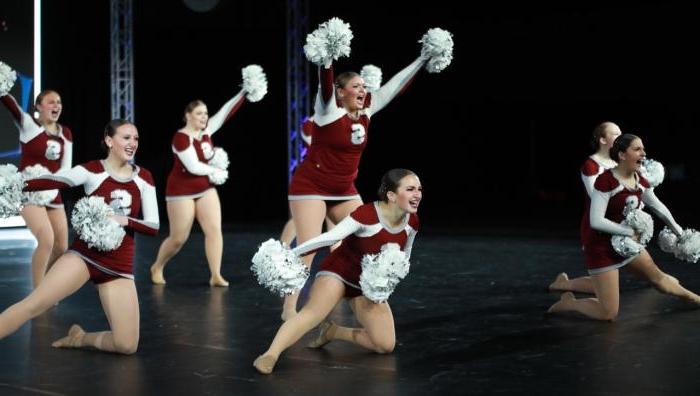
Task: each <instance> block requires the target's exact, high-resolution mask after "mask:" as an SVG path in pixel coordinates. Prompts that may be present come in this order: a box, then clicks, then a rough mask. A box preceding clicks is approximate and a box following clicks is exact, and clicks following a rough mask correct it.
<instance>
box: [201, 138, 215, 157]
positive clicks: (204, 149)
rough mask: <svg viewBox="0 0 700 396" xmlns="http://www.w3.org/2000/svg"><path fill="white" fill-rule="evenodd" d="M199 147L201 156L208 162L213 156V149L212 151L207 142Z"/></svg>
mask: <svg viewBox="0 0 700 396" xmlns="http://www.w3.org/2000/svg"><path fill="white" fill-rule="evenodd" d="M200 147H202V154H204V159H206V160H210V159H211V157H213V156H214V149H212V147H211V144H209V142H202V143H201V144H200Z"/></svg>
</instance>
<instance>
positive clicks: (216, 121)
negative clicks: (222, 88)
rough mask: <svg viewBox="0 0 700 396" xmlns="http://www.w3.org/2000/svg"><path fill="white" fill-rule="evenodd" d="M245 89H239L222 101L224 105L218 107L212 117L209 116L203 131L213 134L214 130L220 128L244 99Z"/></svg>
mask: <svg viewBox="0 0 700 396" xmlns="http://www.w3.org/2000/svg"><path fill="white" fill-rule="evenodd" d="M244 95H245V91H240V92H239V93H237V94H236V96H234V97H233V98H231V99H229V101H228V102H226V103H224V105H223V106H222V107H221V109H219V111H217V112H216V114H214V115H213V116H212V117H210V118H209V123H208V124H207V128H206V129H205V133H208V134H210V135H213V134H214V133H215V132H216V131H218V130H219V128H221V126H222V125H224V123H225V122H226V121H227V120H228V119H229V118H230V117H232V116H233V114H235V113H236V111H238V108H239V107H240V106H241V105H242V104H243V102H244V101H245V96H244Z"/></svg>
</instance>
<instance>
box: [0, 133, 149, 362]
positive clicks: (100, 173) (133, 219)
mask: <svg viewBox="0 0 700 396" xmlns="http://www.w3.org/2000/svg"><path fill="white" fill-rule="evenodd" d="M104 135H105V136H104V143H105V145H106V146H107V147H108V151H109V154H108V156H107V158H106V159H104V160H101V161H91V162H88V163H85V164H82V165H78V166H76V167H74V168H73V169H70V170H68V171H61V172H58V173H57V174H56V175H47V176H41V177H39V178H36V179H32V180H30V181H29V182H28V186H27V187H26V188H25V190H28V191H36V190H46V189H53V188H66V187H75V186H79V185H82V186H83V188H84V189H85V193H86V194H87V195H89V196H98V197H102V198H104V200H105V202H107V203H109V205H110V206H111V207H112V208H114V211H115V216H114V217H113V218H114V220H116V221H117V222H118V223H119V224H121V225H122V226H123V227H124V228H125V231H126V235H125V236H124V239H123V242H122V244H121V245H120V246H119V247H118V248H117V249H116V250H113V251H110V252H102V251H98V250H97V249H95V248H89V247H88V246H87V245H86V244H85V242H83V241H82V240H80V239H78V238H76V239H75V241H74V242H73V244H72V245H71V248H70V249H69V250H68V252H66V253H65V254H63V255H62V256H61V257H60V258H59V259H58V260H56V263H55V264H54V265H53V266H52V267H51V268H50V269H49V271H48V272H47V274H46V277H45V278H44V281H43V282H41V284H39V286H38V287H37V288H36V289H35V290H34V291H33V292H32V293H31V294H30V295H29V296H28V297H26V298H25V299H24V300H22V301H20V302H18V303H17V304H15V305H12V306H11V307H9V308H7V309H6V310H5V311H4V312H3V313H2V314H0V339H2V338H4V337H6V336H7V335H9V334H12V333H13V332H14V331H16V330H17V329H18V328H19V327H20V326H21V325H22V324H24V323H25V322H27V321H28V320H30V319H32V318H33V317H35V316H37V315H39V314H41V313H42V312H44V311H45V310H47V309H48V308H50V307H52V306H53V305H54V304H56V303H57V302H59V301H61V300H62V299H63V298H65V297H67V296H69V295H71V294H73V293H74V292H75V291H77V290H78V289H80V287H82V286H83V285H84V284H85V283H86V282H87V281H88V280H92V282H93V283H94V284H95V285H96V287H97V290H98V292H99V295H100V301H101V303H102V307H103V309H104V312H105V315H107V320H108V322H109V326H110V331H102V332H95V333H86V332H85V331H84V330H83V329H82V328H81V327H80V326H78V325H73V326H71V328H70V330H69V332H68V335H67V336H66V337H64V338H61V339H60V340H58V341H56V342H54V343H53V344H52V345H53V346H54V347H63V348H80V347H93V348H96V349H99V350H101V351H106V352H115V353H123V354H131V353H134V352H136V349H137V347H138V342H139V304H138V297H137V294H136V286H135V284H134V276H133V270H132V266H133V259H134V232H141V233H144V234H148V235H155V234H156V233H157V232H158V223H159V222H158V204H157V200H156V191H155V187H154V185H153V178H152V177H151V174H150V172H149V171H147V170H146V169H143V168H141V167H139V166H136V165H131V164H130V161H132V160H133V158H134V154H135V153H136V150H137V148H138V138H139V136H138V132H137V130H136V127H135V126H134V125H133V124H131V123H129V122H128V121H124V120H113V121H111V122H110V123H109V124H107V127H106V129H105V134H104Z"/></svg>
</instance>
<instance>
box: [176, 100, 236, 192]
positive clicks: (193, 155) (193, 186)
mask: <svg viewBox="0 0 700 396" xmlns="http://www.w3.org/2000/svg"><path fill="white" fill-rule="evenodd" d="M243 102H245V91H241V92H239V93H238V94H237V95H236V96H234V97H233V98H232V99H230V100H229V101H228V102H226V103H225V104H224V106H223V107H222V108H221V109H220V110H219V111H218V112H217V113H216V114H214V116H212V117H211V118H209V122H208V123H207V127H206V128H205V129H204V130H202V131H200V132H199V134H198V136H197V137H193V136H190V135H188V134H187V133H186V132H184V131H178V132H176V133H175V136H173V142H172V150H173V153H174V154H175V161H174V163H173V168H172V170H171V171H170V174H169V175H168V182H167V185H166V187H165V200H166V201H178V200H183V199H197V198H200V197H202V196H203V195H204V194H205V193H206V192H207V190H209V189H210V188H214V187H215V185H214V184H212V183H211V182H210V181H209V177H208V176H209V175H211V174H212V173H215V172H219V171H221V170H220V169H218V168H215V167H213V166H211V165H209V164H208V161H209V160H210V159H211V158H212V157H213V156H214V144H213V143H212V140H211V137H212V135H214V133H215V132H216V131H218V130H219V128H221V126H222V125H223V124H224V123H225V122H226V121H228V120H229V119H230V118H231V117H233V115H234V114H235V113H236V112H237V111H238V109H239V108H240V107H241V105H243Z"/></svg>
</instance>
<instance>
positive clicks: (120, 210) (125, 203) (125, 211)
mask: <svg viewBox="0 0 700 396" xmlns="http://www.w3.org/2000/svg"><path fill="white" fill-rule="evenodd" d="M109 196H110V197H111V198H112V201H111V202H110V203H109V206H110V207H111V208H112V209H114V213H115V214H117V215H121V216H128V215H129V214H131V194H129V192H128V191H126V190H121V189H119V190H114V191H112V193H111V194H109Z"/></svg>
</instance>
